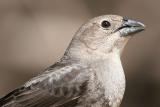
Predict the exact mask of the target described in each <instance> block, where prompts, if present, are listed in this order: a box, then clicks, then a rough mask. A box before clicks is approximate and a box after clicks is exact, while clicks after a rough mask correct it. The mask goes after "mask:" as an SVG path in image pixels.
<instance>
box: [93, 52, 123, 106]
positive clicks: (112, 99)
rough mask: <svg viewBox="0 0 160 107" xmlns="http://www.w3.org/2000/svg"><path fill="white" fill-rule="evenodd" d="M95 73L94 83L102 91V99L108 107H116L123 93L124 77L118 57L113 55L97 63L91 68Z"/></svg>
mask: <svg viewBox="0 0 160 107" xmlns="http://www.w3.org/2000/svg"><path fill="white" fill-rule="evenodd" d="M92 69H93V71H94V73H95V76H96V77H95V78H96V79H95V80H93V81H95V83H99V84H100V86H101V87H100V89H104V92H103V94H104V97H105V99H106V101H107V102H108V104H109V106H110V107H118V106H119V104H120V102H121V100H122V98H123V95H124V91H125V75H124V72H123V68H122V64H121V60H120V57H119V55H117V54H113V55H110V56H109V57H107V58H104V59H103V60H100V61H97V62H96V63H94V66H93V67H92Z"/></svg>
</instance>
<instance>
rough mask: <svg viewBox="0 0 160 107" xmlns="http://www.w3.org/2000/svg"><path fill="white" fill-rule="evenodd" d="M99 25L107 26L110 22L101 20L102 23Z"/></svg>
mask: <svg viewBox="0 0 160 107" xmlns="http://www.w3.org/2000/svg"><path fill="white" fill-rule="evenodd" d="M101 26H102V27H103V28H108V27H110V26H111V23H109V22H108V21H106V20H105V21H103V22H102V23H101Z"/></svg>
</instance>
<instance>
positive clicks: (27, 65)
mask: <svg viewBox="0 0 160 107" xmlns="http://www.w3.org/2000/svg"><path fill="white" fill-rule="evenodd" d="M159 4H160V1H159V0H0V96H3V95H5V94H6V93H8V92H9V91H11V90H13V89H15V88H16V87H18V86H19V85H21V84H23V83H24V82H26V81H27V80H28V79H30V78H31V77H33V76H36V75H37V74H38V73H40V72H43V70H44V69H45V68H46V67H48V66H50V65H52V64H53V63H54V62H55V61H57V60H58V59H59V58H60V57H61V56H62V55H63V53H64V51H65V49H66V48H67V46H68V44H69V42H70V40H71V38H72V36H73V35H74V33H75V32H76V30H77V29H78V28H79V27H80V26H81V25H82V24H83V23H84V22H86V21H88V20H89V19H91V18H93V17H95V16H99V15H104V14H118V15H121V16H127V17H129V18H133V19H138V20H140V21H142V22H143V23H145V24H146V25H147V28H146V31H145V32H142V33H139V34H138V35H137V36H136V37H134V38H132V39H131V40H130V42H129V44H128V45H127V47H126V49H125V52H124V53H123V56H122V62H123V65H124V70H125V74H126V79H127V87H126V92H125V96H124V100H123V102H122V105H121V107H160V27H159V23H160V11H159V10H160V6H159Z"/></svg>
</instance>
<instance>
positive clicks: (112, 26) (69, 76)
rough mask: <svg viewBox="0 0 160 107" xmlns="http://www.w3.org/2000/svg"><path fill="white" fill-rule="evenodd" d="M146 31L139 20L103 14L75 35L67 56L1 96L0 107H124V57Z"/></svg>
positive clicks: (65, 54) (66, 52)
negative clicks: (132, 40)
mask: <svg viewBox="0 0 160 107" xmlns="http://www.w3.org/2000/svg"><path fill="white" fill-rule="evenodd" d="M144 29H145V25H144V24H143V23H141V22H139V21H135V20H133V19H129V18H126V17H122V16H119V15H102V16H98V17H95V18H93V19H91V20H89V21H88V22H86V23H85V24H83V25H82V26H81V27H80V28H79V30H78V31H77V32H76V33H75V35H74V36H73V38H72V40H71V42H70V44H69V46H68V48H67V49H66V51H65V52H64V55H63V56H62V58H60V59H59V60H58V61H57V62H56V63H54V64H53V65H51V66H49V67H48V68H47V69H45V70H44V72H43V73H40V74H39V75H37V76H36V77H33V78H32V79H30V80H29V81H27V82H25V83H24V84H23V85H21V86H19V87H18V88H17V89H15V90H13V91H11V92H10V93H8V94H6V95H5V96H3V97H1V98H0V107H119V106H120V104H121V102H122V99H123V96H124V92H125V87H126V79H125V74H124V70H123V66H122V63H121V55H122V53H123V50H124V47H125V46H126V44H127V42H128V41H129V40H130V38H132V37H133V36H134V35H135V34H136V33H138V32H141V31H143V30H144Z"/></svg>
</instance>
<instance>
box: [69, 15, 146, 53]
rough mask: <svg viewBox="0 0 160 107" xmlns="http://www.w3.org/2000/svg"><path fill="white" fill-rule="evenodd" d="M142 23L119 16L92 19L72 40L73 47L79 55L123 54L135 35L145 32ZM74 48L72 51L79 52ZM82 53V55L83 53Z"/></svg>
mask: <svg viewBox="0 0 160 107" xmlns="http://www.w3.org/2000/svg"><path fill="white" fill-rule="evenodd" d="M144 28H145V26H144V24H142V23H141V22H138V21H134V20H130V19H127V18H124V17H121V16H117V15H104V16H99V17H96V18H93V19H91V20H90V21H88V22H87V23H86V24H84V25H83V26H82V27H81V28H80V29H79V30H78V32H77V33H76V35H75V37H74V38H73V40H72V43H71V47H76V48H77V49H78V48H79V49H78V53H80V54H81V55H83V54H85V53H83V51H84V50H85V51H87V52H89V53H90V55H92V54H95V55H96V54H100V53H101V54H102V53H103V54H107V53H110V52H113V51H117V52H118V53H121V52H122V50H123V48H124V46H125V45H126V43H127V41H128V40H129V38H131V37H132V36H133V34H135V33H137V32H140V31H142V30H144ZM76 48H73V50H72V51H74V50H75V51H77V50H76ZM81 52H82V53H81Z"/></svg>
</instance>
